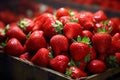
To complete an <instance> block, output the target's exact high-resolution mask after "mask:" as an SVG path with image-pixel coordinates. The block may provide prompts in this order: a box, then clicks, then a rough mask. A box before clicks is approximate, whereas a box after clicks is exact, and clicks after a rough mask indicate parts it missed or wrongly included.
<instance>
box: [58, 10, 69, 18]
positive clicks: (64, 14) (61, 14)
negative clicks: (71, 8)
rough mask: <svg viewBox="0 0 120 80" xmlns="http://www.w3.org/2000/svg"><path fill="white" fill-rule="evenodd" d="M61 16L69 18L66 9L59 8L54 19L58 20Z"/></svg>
mask: <svg viewBox="0 0 120 80" xmlns="http://www.w3.org/2000/svg"><path fill="white" fill-rule="evenodd" d="M62 16H70V14H69V12H68V9H66V8H59V9H58V10H57V11H56V17H57V19H59V18H60V17H62Z"/></svg>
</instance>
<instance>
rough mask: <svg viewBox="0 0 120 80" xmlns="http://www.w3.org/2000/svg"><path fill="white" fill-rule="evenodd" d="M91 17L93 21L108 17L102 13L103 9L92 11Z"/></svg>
mask: <svg viewBox="0 0 120 80" xmlns="http://www.w3.org/2000/svg"><path fill="white" fill-rule="evenodd" d="M93 19H94V20H95V22H100V21H104V20H107V19H108V18H107V16H106V14H105V13H104V11H102V10H99V11H97V12H95V13H94V15H93Z"/></svg>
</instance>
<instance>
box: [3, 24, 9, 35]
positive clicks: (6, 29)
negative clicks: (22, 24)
mask: <svg viewBox="0 0 120 80" xmlns="http://www.w3.org/2000/svg"><path fill="white" fill-rule="evenodd" d="M9 28H10V25H9V24H7V25H6V27H5V29H4V32H5V33H6V32H7V31H8V30H9Z"/></svg>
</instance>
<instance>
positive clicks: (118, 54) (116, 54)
mask: <svg viewBox="0 0 120 80" xmlns="http://www.w3.org/2000/svg"><path fill="white" fill-rule="evenodd" d="M115 56H116V59H117V61H118V64H119V65H120V52H116V53H115Z"/></svg>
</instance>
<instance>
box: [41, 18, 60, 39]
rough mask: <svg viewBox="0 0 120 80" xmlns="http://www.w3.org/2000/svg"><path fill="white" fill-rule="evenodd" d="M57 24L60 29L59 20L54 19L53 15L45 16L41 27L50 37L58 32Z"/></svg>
mask: <svg viewBox="0 0 120 80" xmlns="http://www.w3.org/2000/svg"><path fill="white" fill-rule="evenodd" d="M59 23H60V24H59ZM58 26H59V29H60V30H62V23H61V22H60V21H55V19H54V18H53V17H51V18H47V19H46V21H45V23H44V24H43V28H42V29H43V31H44V34H45V36H46V37H48V38H51V37H52V36H53V35H56V34H57V33H58V32H59V29H58Z"/></svg>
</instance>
